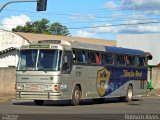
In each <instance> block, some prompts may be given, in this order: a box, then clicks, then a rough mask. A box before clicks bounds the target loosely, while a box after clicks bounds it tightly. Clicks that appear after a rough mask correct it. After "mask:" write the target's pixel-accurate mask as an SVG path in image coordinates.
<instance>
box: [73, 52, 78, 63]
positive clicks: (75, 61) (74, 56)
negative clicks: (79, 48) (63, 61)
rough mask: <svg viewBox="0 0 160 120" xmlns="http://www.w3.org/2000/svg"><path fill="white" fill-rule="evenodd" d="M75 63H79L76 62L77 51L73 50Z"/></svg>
mask: <svg viewBox="0 0 160 120" xmlns="http://www.w3.org/2000/svg"><path fill="white" fill-rule="evenodd" d="M73 62H74V63H76V62H77V61H76V51H75V50H73Z"/></svg>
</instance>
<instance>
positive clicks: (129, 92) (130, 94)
mask: <svg viewBox="0 0 160 120" xmlns="http://www.w3.org/2000/svg"><path fill="white" fill-rule="evenodd" d="M132 99H133V87H132V86H131V85H129V86H128V88H127V94H126V97H125V101H127V102H131V101H132Z"/></svg>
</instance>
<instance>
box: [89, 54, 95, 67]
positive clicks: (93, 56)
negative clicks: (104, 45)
mask: <svg viewBox="0 0 160 120" xmlns="http://www.w3.org/2000/svg"><path fill="white" fill-rule="evenodd" d="M90 62H91V63H94V64H96V56H95V53H94V52H90Z"/></svg>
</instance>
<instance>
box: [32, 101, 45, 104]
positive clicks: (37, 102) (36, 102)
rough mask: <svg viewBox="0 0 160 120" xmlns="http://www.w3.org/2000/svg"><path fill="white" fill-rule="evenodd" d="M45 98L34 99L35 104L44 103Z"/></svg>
mask: <svg viewBox="0 0 160 120" xmlns="http://www.w3.org/2000/svg"><path fill="white" fill-rule="evenodd" d="M43 103H44V100H34V104H36V105H43Z"/></svg>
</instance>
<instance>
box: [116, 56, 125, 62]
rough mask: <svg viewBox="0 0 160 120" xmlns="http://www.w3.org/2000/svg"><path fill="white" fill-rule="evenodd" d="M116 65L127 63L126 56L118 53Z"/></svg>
mask: <svg viewBox="0 0 160 120" xmlns="http://www.w3.org/2000/svg"><path fill="white" fill-rule="evenodd" d="M116 65H125V58H124V55H122V54H117V55H116Z"/></svg>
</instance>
